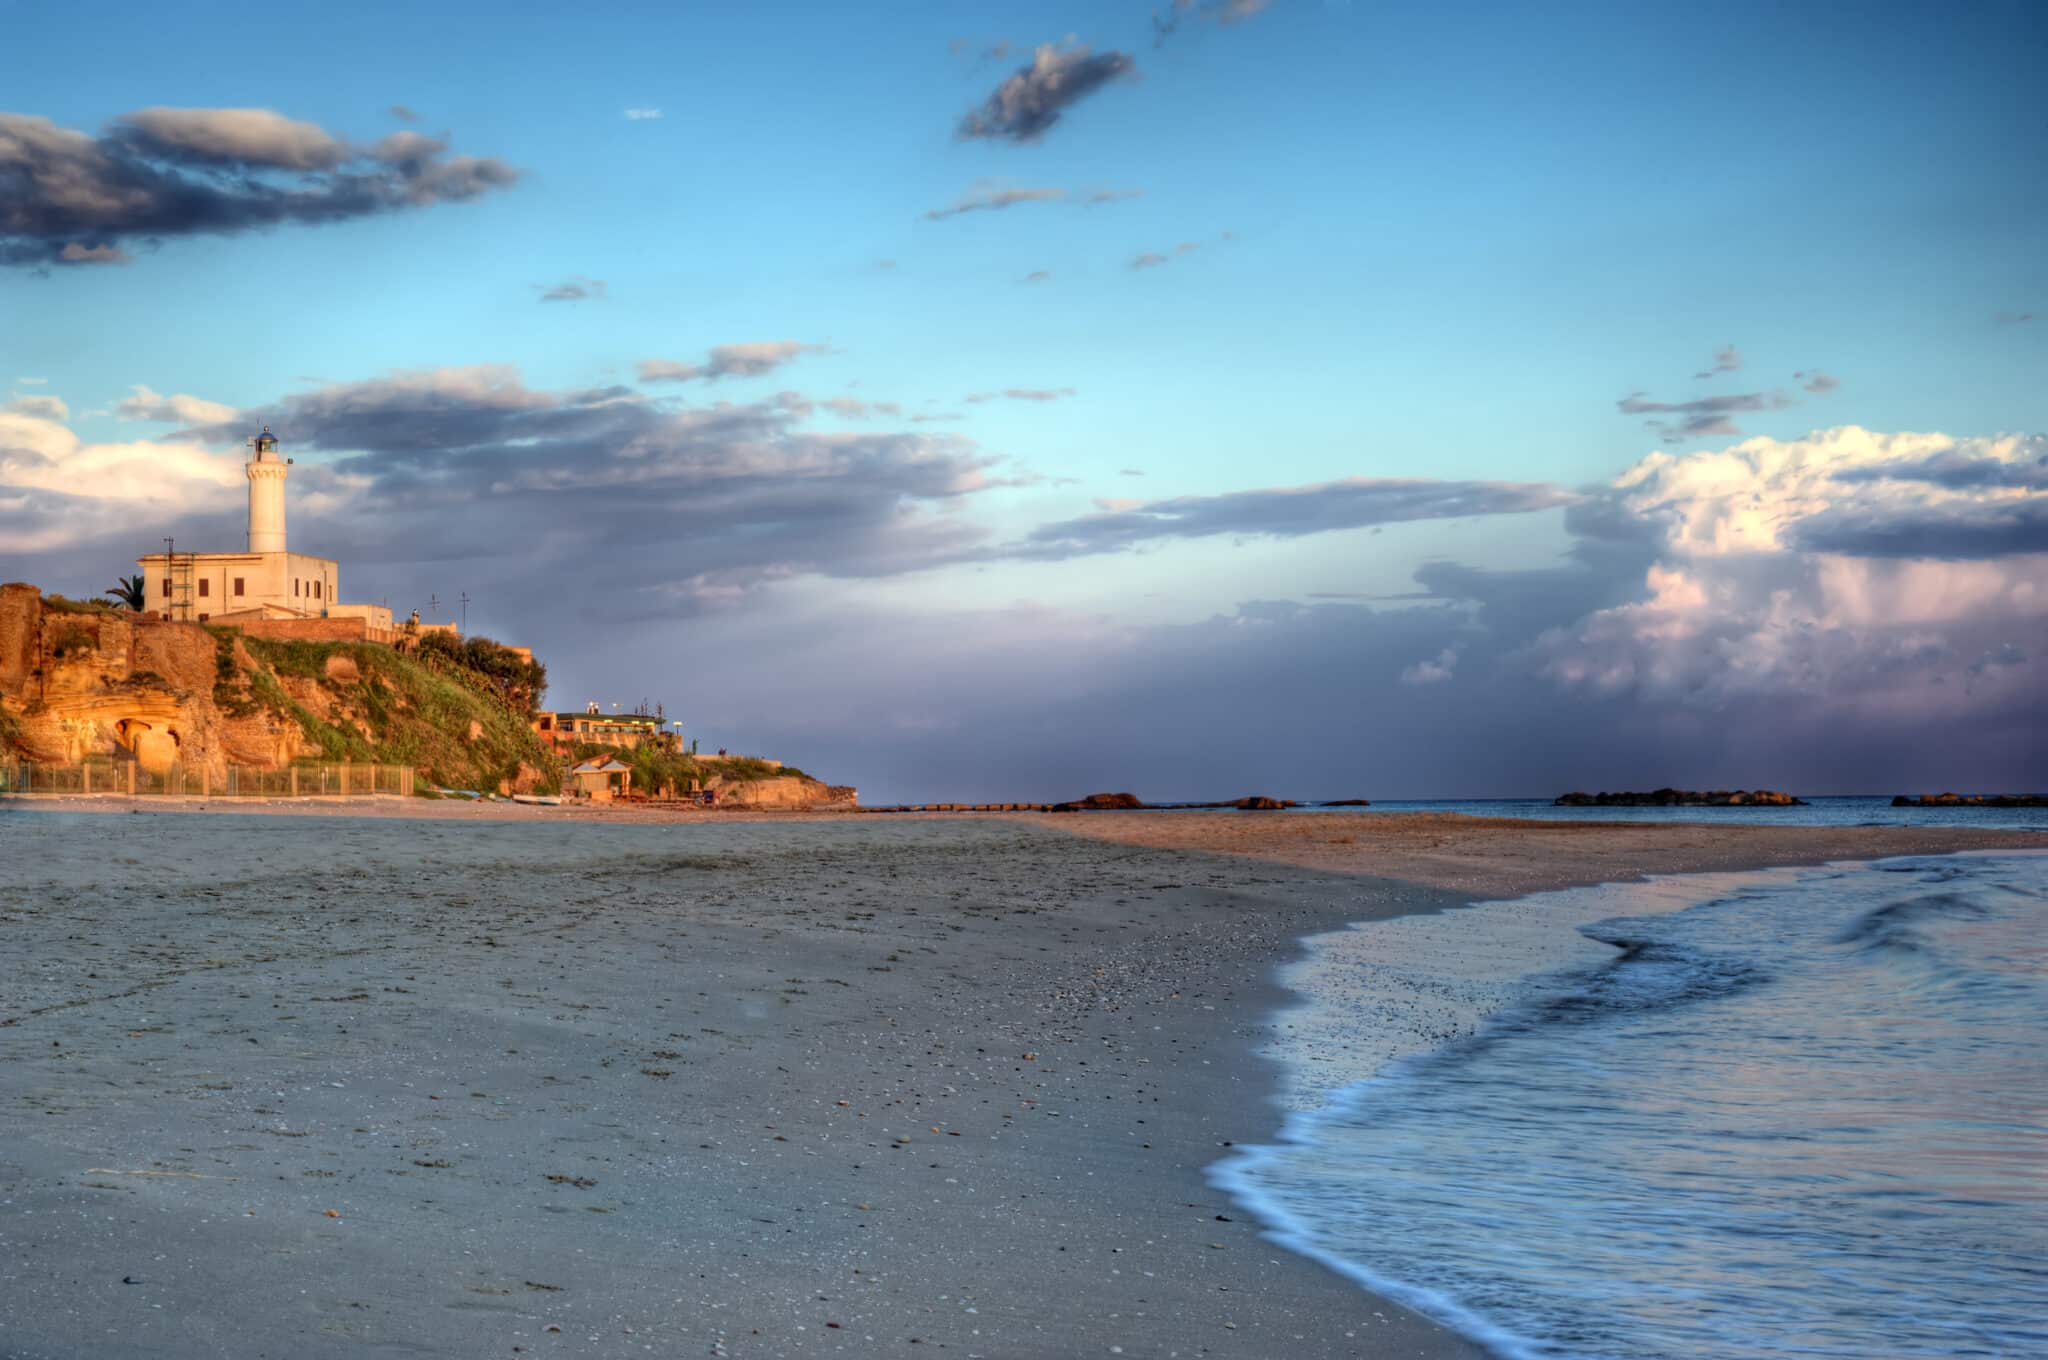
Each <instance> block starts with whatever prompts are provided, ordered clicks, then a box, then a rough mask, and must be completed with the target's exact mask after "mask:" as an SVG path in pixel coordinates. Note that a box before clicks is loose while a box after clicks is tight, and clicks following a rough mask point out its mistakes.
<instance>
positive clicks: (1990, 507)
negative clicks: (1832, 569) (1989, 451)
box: [1790, 496, 2048, 561]
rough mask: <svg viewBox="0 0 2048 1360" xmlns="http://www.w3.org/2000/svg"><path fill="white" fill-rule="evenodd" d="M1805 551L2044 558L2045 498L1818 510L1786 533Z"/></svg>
mask: <svg viewBox="0 0 2048 1360" xmlns="http://www.w3.org/2000/svg"><path fill="white" fill-rule="evenodd" d="M1790 538H1791V541H1792V544H1793V546H1794V547H1797V548H1799V549H1801V550H1802V551H1805V552H1823V553H1844V554H1847V555H1849V556H1852V557H1913V558H1931V559H1936V560H1945V561H1967V560H1975V559H1984V558H1994V557H2010V556H2013V555H2015V554H2021V553H2048V496H2029V497H2026V498H2024V499H1997V500H1988V501H1983V500H1979V501H1968V502H1961V503H1952V504H1945V505H1943V504H1937V505H1927V506H1920V505H1915V506H1911V507H1902V508H1891V509H1886V508H1868V509H1866V508H1863V507H1855V508H1848V509H1842V510H1824V511H1822V512H1821V513H1819V514H1817V515H1814V516H1812V517H1811V518H1808V519H1805V520H1802V521H1800V523H1799V524H1798V525H1797V526H1796V527H1795V528H1794V530H1793V531H1792V533H1791V534H1790Z"/></svg>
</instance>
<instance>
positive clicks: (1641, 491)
mask: <svg viewBox="0 0 2048 1360" xmlns="http://www.w3.org/2000/svg"><path fill="white" fill-rule="evenodd" d="M1607 508H1608V509H1610V510H1613V511H1618V512H1620V514H1621V516H1623V518H1622V519H1621V520H1619V521H1616V522H1618V523H1629V524H1633V525H1635V526H1636V527H1637V529H1638V530H1639V531H1641V532H1643V533H1645V534H1647V536H1648V546H1649V547H1650V549H1651V551H1652V553H1653V556H1654V559H1655V560H1654V561H1653V563H1652V564H1651V565H1650V566H1649V568H1648V569H1647V571H1646V572H1645V574H1644V577H1643V584H1642V589H1641V592H1640V595H1639V597H1638V598H1636V599H1634V600H1632V601H1630V602H1629V603H1625V604H1620V605H1616V606H1614V607H1611V608H1607V609H1601V610H1596V611H1594V612H1593V613H1591V614H1588V615H1586V616H1585V617H1583V618H1581V619H1579V620H1578V621H1577V622H1575V623H1573V624H1571V625H1569V626H1567V627H1562V628H1555V629H1552V630H1551V631H1550V632H1548V633H1547V634H1545V635H1544V636H1543V638H1541V639H1540V640H1539V642H1538V643H1537V644H1536V646H1535V648H1534V649H1533V653H1534V655H1535V657H1536V659H1537V661H1538V664H1539V667H1540V669H1541V670H1542V671H1543V672H1544V673H1545V674H1547V675H1549V676H1550V677H1551V678H1553V679H1555V680H1557V681H1559V682H1561V683H1563V684H1565V685H1567V686H1569V687H1581V686H1583V687H1587V688H1590V689H1593V690H1595V691H1599V692H1605V693H1616V692H1622V691H1628V692H1633V693H1636V694H1638V695H1643V696H1650V697H1654V698H1656V699H1658V700H1660V701H1674V702H1678V703H1680V704H1684V705H1688V706H1697V705H1704V706H1709V707H1711V706H1714V705H1718V704H1721V703H1725V702H1728V701H1730V700H1731V699H1733V698H1735V697H1738V696H1746V695H1761V694H1800V695H1805V696H1808V697H1817V696H1827V697H1828V698H1829V699H1830V700H1831V701H1832V702H1838V703H1842V704H1857V703H1875V704H1881V705H1894V704H1908V705H1910V704H1923V705H1924V704H1928V703H1933V702H1935V700H1934V698H1933V697H1932V692H1933V691H1934V690H1936V689H1938V688H1939V687H1940V686H1942V685H1944V684H1946V683H1947V679H1946V678H1945V677H1947V676H1948V675H1950V674H1952V673H1953V672H1954V671H1955V670H1956V669H1957V663H1958V660H1959V658H1960V659H1962V660H1967V659H1968V658H1969V657H1970V656H1975V655H1978V654H1980V653H1983V652H1985V651H1986V650H1987V649H1995V648H1996V647H1998V646H1999V645H2000V644H2002V643H2008V642H2011V641H2013V640H2014V639H2015V638H2016V637H2019V636H2039V632H2040V629H2041V628H2042V626H2043V625H2044V623H2048V440H2044V439H2042V438H2039V437H2035V438H2021V437H2014V436H2004V437H1994V438H1976V439H1956V438H1951V437H1949V436H1947V435H1940V434H1880V433H1876V432H1873V431H1870V430H1864V429H1860V428H1857V427H1854V426H1848V427H1843V428H1840V429H1834V430H1824V431H1819V432H1816V433H1814V434H1811V435H1808V436H1807V437H1805V438H1804V439H1796V440H1775V439H1767V438H1757V439H1749V440H1745V441H1743V442H1742V443H1740V444H1736V445H1733V446H1731V447H1729V448H1726V449H1720V450H1715V451H1710V452H1701V453H1696V454H1691V455H1688V456H1685V457H1674V456H1673V455H1670V454H1666V453H1656V454H1652V455H1650V456H1649V457H1648V458H1645V459H1643V460H1642V461H1641V462H1639V463H1637V464H1636V465H1635V466H1634V467H1633V468H1630V469H1629V470H1628V471H1627V472H1625V473H1623V474H1622V475H1621V476H1620V477H1618V478H1616V479H1615V481H1614V483H1613V484H1612V488H1611V491H1610V499H1609V501H1608V503H1607ZM2023 669H2024V668H2022V667H2019V666H2015V667H2014V668H2013V670H2014V672H2015V673H2018V672H2020V671H2021V670H2023Z"/></svg>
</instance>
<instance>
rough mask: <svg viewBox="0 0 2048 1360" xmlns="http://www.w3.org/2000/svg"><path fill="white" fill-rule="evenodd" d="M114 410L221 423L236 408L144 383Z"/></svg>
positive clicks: (129, 415) (125, 415)
mask: <svg viewBox="0 0 2048 1360" xmlns="http://www.w3.org/2000/svg"><path fill="white" fill-rule="evenodd" d="M114 413H115V414H116V415H118V416H120V417H121V418H122V419H123V420H156V421H163V422H165V423H168V424H178V425H218V424H220V423H221V422H222V421H224V420H233V419H234V417H235V408H234V407H232V406H229V405H227V404H226V403H225V402H218V401H208V400H206V399H205V398H204V397H194V396H190V395H187V394H186V393H183V392H180V393H178V394H177V395H175V396H169V397H166V396H163V395H162V394H160V393H158V392H155V391H152V390H151V389H150V388H148V387H146V386H144V385H143V384H142V383H137V384H135V390H134V391H133V392H132V393H130V394H129V395H128V396H126V397H123V398H122V399H121V401H120V402H119V403H118V404H117V405H116V406H115V407H114Z"/></svg>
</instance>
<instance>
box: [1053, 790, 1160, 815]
mask: <svg viewBox="0 0 2048 1360" xmlns="http://www.w3.org/2000/svg"><path fill="white" fill-rule="evenodd" d="M1144 806H1145V804H1144V802H1143V800H1141V799H1140V798H1139V797H1138V795H1137V794H1135V793H1091V794H1089V795H1088V796H1087V797H1086V798H1076V799H1074V800H1073V801H1072V802H1067V803H1054V804H1053V805H1052V806H1051V807H1050V808H1048V809H1046V810H1047V811H1048V812H1129V811H1134V810H1136V809H1139V808H1142V807H1144Z"/></svg>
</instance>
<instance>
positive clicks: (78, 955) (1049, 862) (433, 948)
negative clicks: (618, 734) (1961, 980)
mask: <svg viewBox="0 0 2048 1360" xmlns="http://www.w3.org/2000/svg"><path fill="white" fill-rule="evenodd" d="M194 811H196V809H194ZM90 812H103V813H119V814H121V815H120V816H118V818H116V817H112V816H99V815H83V814H86V813H90ZM262 812H275V813H282V814H285V815H278V816H262V815H254V814H258V813H262ZM216 814H217V815H216ZM336 814H344V815H336ZM2038 843H2039V838H2038V837H2036V836H2030V835H2027V834H2024V833H2003V832H1969V831H1955V830H1938V831H1937V830H1931V829H1916V828H1899V829H1846V830H1845V829H1831V828H1758V827H1713V826H1699V825H1613V824H1585V823H1525V822H1488V821H1481V820H1478V819H1472V818H1460V817H1448V816H1434V815H1431V816H1417V817H1412V818H1410V817H1389V816H1369V815H1359V816H1343V815H1335V814H1332V815H1318V816H1314V817H1259V816H1256V815H1246V816H1238V817H1231V816H1214V817H1210V816H1186V817H1175V816H1147V815H1143V814H1135V815H1124V814H1089V815H1082V816H1071V817H1046V816H1036V817H1025V818H1001V817H988V816H944V815H940V816H930V817H902V818H893V817H892V818H877V817H861V816H839V817H827V818H800V817H794V816H791V815H788V814H766V815H758V816H747V815H741V814H732V813H682V814H676V813H664V812H660V811H656V810H646V809H636V810H626V809H620V810H615V811H604V812H600V813H597V814H594V815H592V816H590V817H588V818H587V819H577V818H575V817H571V816H569V815H565V812H564V811H563V810H557V809H533V808H523V807H503V806H489V807H485V806H478V805H475V804H458V803H445V804H442V803H435V804H419V803H407V804H398V803H364V804H355V805H349V806H347V807H337V806H335V805H333V804H323V805H318V806H308V805H305V804H292V805H288V806H281V807H271V808H257V809H251V808H248V807H239V806H237V807H228V806H224V805H221V804H217V803H216V804H211V805H208V807H207V809H206V815H185V811H184V810H183V809H180V808H179V807H177V806H176V805H175V804H172V803H169V802H168V800H151V801H148V802H145V803H141V804H136V805H132V811H131V805H129V804H127V803H126V802H125V801H124V800H121V801H117V800H106V801H105V802H103V803H101V804H99V805H98V806H97V807H82V806H79V805H77V804H69V805H58V804H53V803H45V804H39V805H36V806H33V807H30V806H25V805H23V804H19V803H17V804H13V805H11V806H9V807H8V808H6V809H5V810H0V859H4V861H5V863H6V864H7V865H8V866H9V870H10V872H9V873H8V874H7V875H6V878H5V881H4V885H0V940H4V941H5V946H6V947H5V949H4V950H0V1063H4V1065H0V1300H4V1301H5V1302H4V1303H0V1312H4V1322H5V1332H4V1334H0V1336H4V1340H0V1353H4V1354H6V1355H8V1356H10V1357H22V1358H24V1360H25V1358H26V1357H73V1356H85V1355H94V1356H114V1357H124V1356H145V1355H148V1356H165V1355H169V1356H205V1355H237V1356H256V1355H262V1356H302V1355H336V1356H340V1355H365V1354H368V1355H380V1354H392V1355H396V1354H401V1353H402V1354H406V1355H415V1356H416V1355H423V1354H424V1355H451V1356H456V1355H460V1356H471V1355H515V1354H518V1355H546V1354H573V1355H614V1354H616V1355H628V1354H646V1353H652V1354H665V1355H730V1356H736V1357H737V1356H764V1357H765V1356H802V1355H826V1354H844V1355H864V1354H877V1353H888V1354H905V1355H918V1354H926V1353H931V1352H934V1351H943V1352H946V1353H950V1354H957V1355H963V1356H969V1355H978V1356H990V1357H998V1356H1071V1355H1087V1354H1123V1355H1130V1356H1244V1357H1268V1356H1276V1355H1299V1356H1323V1355H1331V1356H1338V1355H1403V1356H1407V1355H1416V1356H1450V1355H1461V1354H1470V1353H1472V1350H1471V1348H1470V1347H1469V1346H1468V1345H1467V1344H1466V1343H1464V1342H1463V1341H1462V1340H1460V1339H1459V1338H1457V1337H1456V1336H1453V1335H1451V1334H1449V1333H1447V1332H1445V1331H1443V1330H1442V1329H1441V1328H1438V1327H1437V1326H1435V1325H1434V1324H1432V1323H1430V1322H1428V1321H1426V1320H1424V1319H1421V1318H1418V1317H1416V1316H1414V1315H1412V1314H1410V1313H1407V1312H1405V1311H1404V1310H1402V1309H1400V1308H1398V1307H1396V1306H1394V1305H1392V1304H1390V1303H1387V1302H1385V1301H1382V1300H1379V1299H1376V1298H1374V1297H1372V1296H1370V1295H1368V1294H1366V1293H1364V1292H1362V1291H1360V1290H1359V1289H1357V1288H1356V1287H1355V1286H1354V1285H1352V1284H1350V1283H1349V1282H1347V1281H1344V1280H1342V1279H1340V1278H1338V1277H1336V1276H1335V1275H1332V1274H1330V1273H1328V1272H1326V1271H1325V1270H1323V1269H1322V1268H1321V1267H1320V1266H1318V1265H1316V1264H1314V1263H1312V1262H1310V1261H1308V1260H1306V1259H1304V1258H1300V1257H1297V1256H1294V1255H1292V1254H1290V1253H1288V1252H1285V1251H1283V1250H1281V1249H1280V1248H1278V1247H1277V1246H1275V1245H1274V1244H1272V1243H1271V1242H1269V1241H1267V1240H1265V1239H1264V1238H1263V1237H1262V1236H1261V1235H1260V1231H1259V1228H1258V1225H1257V1224H1255V1223H1253V1222H1251V1221H1249V1219H1248V1217H1247V1216H1246V1215H1245V1214H1244V1213H1243V1212H1242V1211H1241V1210H1240V1209H1239V1208H1237V1207H1236V1206H1235V1205H1234V1204H1233V1203H1231V1202H1230V1201H1229V1200H1228V1199H1226V1198H1225V1197H1223V1196H1222V1195H1220V1194H1219V1193H1218V1192H1216V1191H1215V1190H1214V1189H1212V1188H1211V1187H1210V1186H1209V1184H1208V1183H1207V1181H1206V1179H1205V1176H1204V1170H1205V1168H1206V1167H1208V1166H1209V1165H1210V1164H1211V1163H1213V1162H1214V1161H1215V1160H1216V1159H1217V1158H1218V1157H1219V1156H1220V1155H1222V1154H1223V1152H1224V1151H1225V1149H1226V1148H1227V1147H1228V1146H1230V1145H1233V1144H1241V1143H1245V1142H1253V1141H1258V1140H1260V1139H1263V1138H1266V1137H1268V1136H1270V1135H1271V1134H1272V1132H1273V1130H1274V1128H1275V1126H1276V1124H1277V1122H1278V1119H1279V1109H1278V1107H1277V1105H1276V1104H1275V1103H1274V1102H1273V1100H1272V1098H1271V1097H1272V1094H1273V1091H1274V1072H1273V1071H1272V1069H1271V1068H1270V1066H1269V1065H1268V1064H1267V1063H1266V1062H1265V1061H1264V1060H1263V1059H1261V1058H1260V1057H1258V1056H1257V1050H1258V1049H1259V1047H1260V1046H1261V1045H1262V1044H1263V1043H1264V1042H1265V1040H1266V1039H1267V1038H1268V1036H1269V1032H1270V1031H1269V1021H1270V1018H1271V1016H1272V1015H1273V1013H1274V1011H1275V1009H1276V1008H1277V1007H1278V1006H1279V1005H1280V1004H1281V1003H1282V1002H1283V1001H1284V1000H1285V996H1284V994H1282V993H1281V992H1280V991H1279V990H1278V988H1277V987H1276V985H1275V983H1274V980H1273V978H1274V970H1275V967H1276V965H1278V964H1280V963H1282V962H1284V961H1286V960H1288V959H1290V958H1292V957H1294V955H1295V953H1296V941H1297V940H1298V939H1299V938H1300V937H1302V936H1303V935H1306V934H1310V933H1313V932H1317V931H1323V930H1328V929H1332V928H1335V927H1337V926H1339V925H1341V924H1343V923H1345V922H1347V921H1357V920H1364V919H1372V918H1377V917H1385V916H1394V915H1402V914H1407V913H1414V912H1423V911H1441V910H1445V909H1448V908H1453V907H1456V906H1459V905H1461V904H1464V903H1467V902H1470V901H1473V900H1476V899H1481V898H1496V897H1502V896H1512V895H1515V894H1519V893H1523V892H1528V891H1534V890H1537V889H1543V888H1554V887H1561V886H1566V885H1568V884H1573V883H1589V882H1597V881H1604V880H1610V879H1615V878H1626V877H1633V876H1635V875H1638V874H1642V873H1682V872H1697V871H1708V870H1715V871H1718V870H1735V869H1744V868H1753V867H1762V866H1766V865H1777V864H1799V863H1817V862H1821V861H1826V860H1837V859H1862V858H1871V857H1875V856H1880V855H1890V854H1898V853H1909V852H1921V853H1926V852H1936V851H1943V850H1952V849H1974V848H1995V847H1999V846H2013V845H2037V844H2038Z"/></svg>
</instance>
